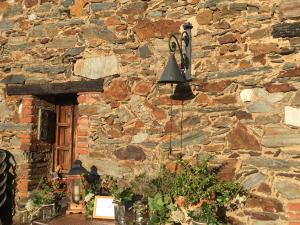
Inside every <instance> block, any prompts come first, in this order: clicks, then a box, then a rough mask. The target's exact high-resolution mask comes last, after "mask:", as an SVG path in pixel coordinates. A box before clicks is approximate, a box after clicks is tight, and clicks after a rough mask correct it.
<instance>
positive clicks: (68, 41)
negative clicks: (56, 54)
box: [47, 36, 77, 49]
mask: <svg viewBox="0 0 300 225" xmlns="http://www.w3.org/2000/svg"><path fill="white" fill-rule="evenodd" d="M76 43H77V38H76V37H75V36H71V37H61V38H53V40H52V41H51V42H49V43H48V44H47V47H48V48H60V49H64V48H73V47H75V45H76Z"/></svg>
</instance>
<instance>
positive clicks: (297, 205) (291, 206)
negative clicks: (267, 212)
mask: <svg viewBox="0 0 300 225" xmlns="http://www.w3.org/2000/svg"><path fill="white" fill-rule="evenodd" d="M287 206H288V210H289V211H300V202H293V203H288V205H287Z"/></svg>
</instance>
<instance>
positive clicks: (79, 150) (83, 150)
mask: <svg viewBox="0 0 300 225" xmlns="http://www.w3.org/2000/svg"><path fill="white" fill-rule="evenodd" d="M77 154H78V155H87V154H89V151H88V149H86V148H77Z"/></svg>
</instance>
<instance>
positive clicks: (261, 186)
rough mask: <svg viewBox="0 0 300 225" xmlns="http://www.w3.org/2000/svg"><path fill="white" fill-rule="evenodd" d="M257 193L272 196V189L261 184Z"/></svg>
mask: <svg viewBox="0 0 300 225" xmlns="http://www.w3.org/2000/svg"><path fill="white" fill-rule="evenodd" d="M257 191H258V192H262V193H265V194H271V192H272V190H271V187H270V186H269V185H268V184H266V183H261V184H260V185H259V186H258V188H257Z"/></svg>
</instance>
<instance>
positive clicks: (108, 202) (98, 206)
mask: <svg viewBox="0 0 300 225" xmlns="http://www.w3.org/2000/svg"><path fill="white" fill-rule="evenodd" d="M113 200H114V199H113V197H111V196H96V197H95V203H94V212H93V218H99V219H112V220H114V219H115V209H114V204H113Z"/></svg>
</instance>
